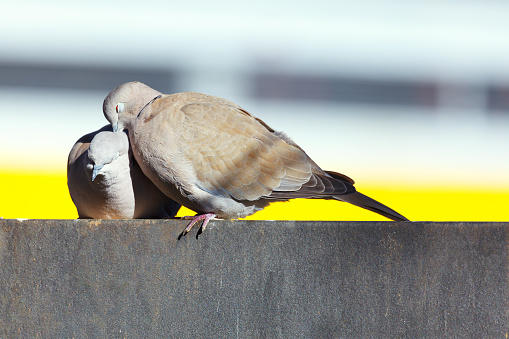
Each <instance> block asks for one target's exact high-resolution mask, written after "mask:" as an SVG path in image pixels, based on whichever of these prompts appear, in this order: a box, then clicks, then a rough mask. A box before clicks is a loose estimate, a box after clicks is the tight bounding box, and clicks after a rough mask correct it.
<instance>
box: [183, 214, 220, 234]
mask: <svg viewBox="0 0 509 339" xmlns="http://www.w3.org/2000/svg"><path fill="white" fill-rule="evenodd" d="M182 219H185V220H189V219H192V220H191V222H190V223H189V224H188V225H187V227H186V229H185V230H184V231H183V232H182V235H186V234H187V233H189V231H190V230H191V228H193V226H194V225H195V224H196V223H197V222H198V221H200V220H203V223H202V225H201V231H202V232H203V231H205V228H206V227H207V224H208V223H209V221H210V220H212V219H216V215H215V214H214V213H206V214H200V215H195V216H186V217H182Z"/></svg>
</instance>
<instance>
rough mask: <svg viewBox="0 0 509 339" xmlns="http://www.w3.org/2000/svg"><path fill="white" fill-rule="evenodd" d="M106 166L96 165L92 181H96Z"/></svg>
mask: <svg viewBox="0 0 509 339" xmlns="http://www.w3.org/2000/svg"><path fill="white" fill-rule="evenodd" d="M103 167H104V165H94V169H93V170H92V181H94V179H95V177H97V175H98V174H99V171H101V169H102V168H103Z"/></svg>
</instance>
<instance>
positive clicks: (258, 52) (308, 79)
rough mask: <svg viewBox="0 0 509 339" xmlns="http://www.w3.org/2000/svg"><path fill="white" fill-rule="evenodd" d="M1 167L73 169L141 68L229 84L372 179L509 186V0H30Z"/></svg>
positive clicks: (18, 40) (18, 14)
mask: <svg viewBox="0 0 509 339" xmlns="http://www.w3.org/2000/svg"><path fill="white" fill-rule="evenodd" d="M1 7H2V10H1V11H0V107H1V108H0V117H1V122H0V144H1V147H0V161H1V163H0V169H6V168H7V169H9V168H14V169H16V168H30V169H40V170H47V171H57V172H60V171H64V172H65V163H66V160H67V154H68V152H69V150H70V148H71V147H72V145H73V143H74V142H75V141H76V140H77V139H78V138H79V137H81V136H82V135H83V134H86V133H88V132H91V131H93V130H96V129H98V128H100V127H101V126H103V125H105V124H107V121H106V120H105V119H104V117H103V115H102V101H103V99H104V97H105V96H106V95H107V94H108V93H109V91H111V90H112V89H113V88H114V87H116V86H117V85H118V84H120V83H123V82H126V81H133V80H138V81H142V82H145V83H146V84H148V85H149V86H151V87H153V88H155V89H157V90H160V91H162V92H164V93H171V92H183V91H195V92H203V93H207V94H212V95H217V96H222V97H225V98H227V99H229V100H232V101H234V102H236V103H237V104H239V105H241V106H243V107H244V108H245V109H246V110H248V111H249V112H251V113H253V114H254V115H256V116H258V117H260V118H261V119H263V120H264V121H265V122H266V123H267V124H268V125H270V126H271V127H273V128H274V129H278V130H283V131H285V132H287V133H288V134H289V135H290V136H291V137H292V138H293V139H294V140H295V141H296V142H297V143H298V144H300V145H301V146H302V147H303V148H304V149H305V150H306V151H307V152H308V154H309V155H310V156H311V157H312V158H313V159H314V160H315V161H316V162H317V163H318V164H320V165H321V166H322V167H323V168H324V169H329V170H336V171H339V172H343V173H345V174H348V175H351V176H352V177H354V178H355V179H356V180H357V181H361V180H364V181H372V182H375V181H383V182H386V181H387V182H391V181H398V182H400V183H408V184H414V185H438V184H443V183H450V184H457V185H462V186H480V185H488V186H493V187H506V188H507V187H509V175H508V173H509V157H508V149H509V20H508V18H509V3H508V2H506V1H502V0H491V1H474V0H471V1H456V0H443V1H420V2H416V1H412V2H411V1H403V0H395V1H367V0H366V1H355V2H354V1H350V2H348V1H320V0H317V1H313V2H309V1H306V2H304V1H266V0H259V1H256V2H247V1H239V0H236V1H214V2H210V1H185V2H184V1H182V2H180V1H179V2H172V1H150V2H124V1H98V0H93V1H86V2H80V3H77V2H76V3H75V2H68V1H44V2H39V1H37V2H36V1H19V2H4V3H3V4H2V6H1Z"/></svg>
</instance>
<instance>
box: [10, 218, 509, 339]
mask: <svg viewBox="0 0 509 339" xmlns="http://www.w3.org/2000/svg"><path fill="white" fill-rule="evenodd" d="M186 223H187V222H184V221H180V220H132V221H110V220H103V221H101V220H91V221H90V220H27V221H17V220H0V258H1V262H0V267H1V268H0V269H1V272H0V300H1V302H0V337H2V338H4V337H32V338H36V337H39V338H50V337H51V338H72V337H76V338H78V337H93V338H94V337H95V338H105V337H118V338H124V337H126V338H132V337H173V338H199V337H207V338H332V337H335V338H339V337H341V338H446V337H447V338H451V337H470V338H487V337H489V338H506V337H507V333H508V331H509V321H508V317H509V308H508V306H509V304H508V299H509V289H508V265H509V260H508V259H509V256H508V246H507V244H508V230H509V223H429V222H414V223H395V222H294V221H275V222H274V221H263V222H255V221H213V222H211V224H210V228H208V229H207V230H206V231H205V232H204V233H203V234H201V235H200V236H199V237H198V238H197V237H196V230H194V231H192V232H191V233H190V234H189V235H187V236H186V237H183V238H181V239H180V240H177V238H178V236H179V234H180V232H181V231H182V229H183V228H184V227H185V225H186Z"/></svg>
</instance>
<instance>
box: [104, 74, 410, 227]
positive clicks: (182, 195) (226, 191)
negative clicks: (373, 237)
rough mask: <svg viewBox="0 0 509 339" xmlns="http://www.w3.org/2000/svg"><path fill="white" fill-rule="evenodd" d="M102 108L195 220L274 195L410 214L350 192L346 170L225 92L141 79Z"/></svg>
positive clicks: (250, 209) (244, 212) (248, 208)
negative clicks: (315, 156)
mask: <svg viewBox="0 0 509 339" xmlns="http://www.w3.org/2000/svg"><path fill="white" fill-rule="evenodd" d="M103 111H104V115H105V117H106V119H107V120H108V121H109V122H110V123H111V125H112V126H113V129H114V130H117V131H119V132H121V131H123V130H124V129H127V130H128V131H129V140H130V143H131V146H132V150H133V154H134V157H135V158H136V160H137V161H138V163H139V164H140V167H141V169H142V170H143V173H145V175H146V176H147V177H148V178H150V180H152V182H154V184H155V185H156V186H157V187H158V188H159V189H160V190H161V191H162V192H164V193H165V194H166V195H167V196H168V197H171V198H172V199H174V200H175V201H177V202H178V203H180V204H182V205H184V206H186V207H188V208H190V209H192V210H194V211H196V212H197V213H198V216H196V217H195V218H194V219H193V220H192V221H191V222H190V224H189V225H188V227H187V228H186V229H185V230H184V232H183V234H186V233H187V232H188V231H189V230H190V229H191V227H192V226H193V225H194V224H195V223H196V222H197V221H198V220H204V221H203V225H202V230H204V229H205V227H206V225H207V223H208V221H209V220H210V219H212V218H216V217H217V218H220V219H235V218H242V217H245V216H248V215H251V214H253V213H255V212H257V211H260V210H262V209H263V208H264V207H266V206H268V205H269V204H270V203H271V202H274V201H287V200H289V199H295V198H310V199H335V200H340V201H346V202H349V203H351V204H353V205H356V206H359V207H362V208H365V209H368V210H370V211H373V212H376V213H378V214H381V215H383V216H385V217H387V218H389V219H392V220H397V221H404V220H408V219H407V218H405V217H404V216H402V215H401V214H399V213H397V212H395V211H394V210H392V209H390V208H389V207H387V206H385V205H383V204H381V203H379V202H377V201H375V200H373V199H371V198H369V197H368V196H366V195H363V194H361V193H359V192H357V191H356V189H355V187H354V186H353V184H354V181H353V180H352V179H350V178H349V177H347V176H346V175H343V174H339V173H336V172H330V171H324V170H322V169H321V168H320V167H319V166H318V165H317V164H316V163H315V162H314V161H313V160H312V159H311V158H310V157H309V156H308V155H307V154H306V152H304V150H303V149H302V148H300V147H299V146H298V145H297V144H296V143H295V142H293V141H292V140H291V139H290V138H289V137H288V136H286V135H285V134H284V133H281V132H277V131H275V130H273V129H272V128H270V127H269V126H268V125H267V124H266V123H265V122H263V121H262V120H260V119H258V118H257V117H255V116H254V115H252V114H250V113H248V112H247V111H245V110H244V109H242V108H241V107H239V106H238V105H236V104H234V103H233V102H230V101H228V100H226V99H223V98H220V97H215V96H211V95H206V94H200V93H193V92H187V93H176V94H170V95H166V94H161V93H160V92H158V91H156V90H154V89H152V88H150V87H148V86H147V85H145V84H143V83H140V82H129V83H125V84H122V85H120V86H118V87H117V88H115V89H114V90H113V91H112V92H111V93H110V94H109V95H108V96H107V97H106V99H105V100H104V103H103Z"/></svg>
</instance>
